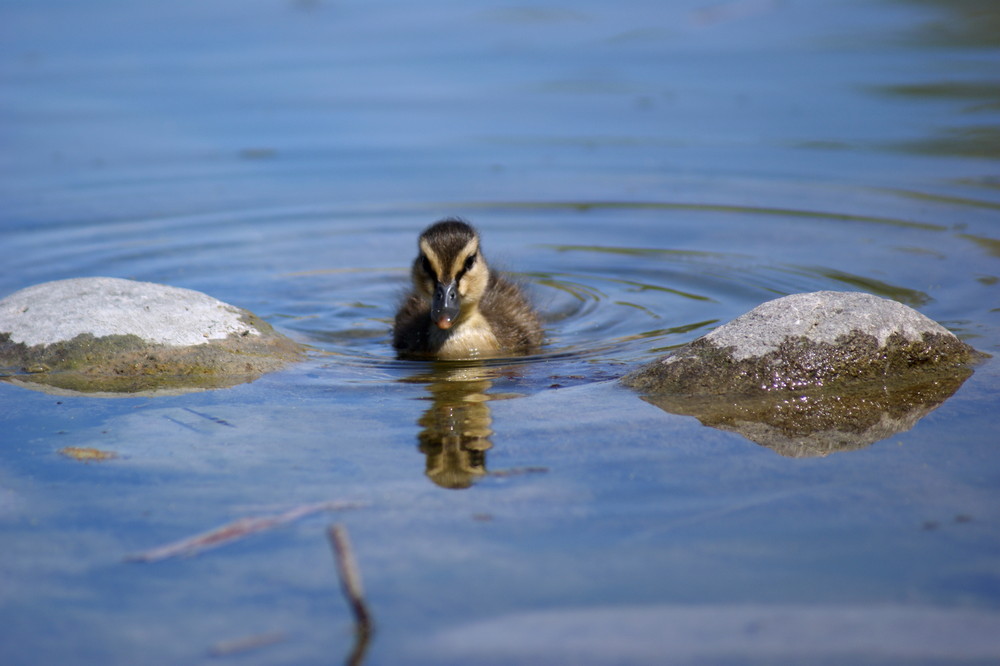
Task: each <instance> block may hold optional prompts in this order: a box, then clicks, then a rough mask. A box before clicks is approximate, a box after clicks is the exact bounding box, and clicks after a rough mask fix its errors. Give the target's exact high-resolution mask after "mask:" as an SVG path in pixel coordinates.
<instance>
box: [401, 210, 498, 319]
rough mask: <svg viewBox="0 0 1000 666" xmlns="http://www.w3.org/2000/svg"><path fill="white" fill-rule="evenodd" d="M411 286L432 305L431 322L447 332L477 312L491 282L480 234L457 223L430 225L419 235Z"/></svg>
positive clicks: (454, 221)
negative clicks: (481, 250)
mask: <svg viewBox="0 0 1000 666" xmlns="http://www.w3.org/2000/svg"><path fill="white" fill-rule="evenodd" d="M419 247H420V254H418V255H417V258H416V259H415V260H414V262H413V270H412V276H413V284H414V286H415V287H416V288H417V290H419V291H420V292H421V293H423V294H424V295H426V296H427V297H428V298H429V299H430V301H431V321H432V322H433V323H434V324H435V325H436V326H437V327H438V328H440V329H442V330H447V329H449V328H451V327H452V326H454V325H455V324H456V323H458V322H460V321H462V320H463V319H465V318H466V317H467V316H468V315H469V314H470V313H471V312H474V311H475V310H476V308H477V305H478V303H479V300H480V299H481V298H482V296H483V294H484V293H485V292H486V287H487V285H488V284H489V280H490V269H489V267H488V266H487V265H486V261H485V259H483V256H482V254H481V253H480V251H479V234H478V233H476V230H475V229H473V228H472V226H471V225H469V224H467V223H466V222H464V221H462V220H458V219H448V220H442V221H441V222H437V223H436V224H432V225H431V226H429V227H428V228H427V229H425V230H424V232H423V233H422V234H420V241H419Z"/></svg>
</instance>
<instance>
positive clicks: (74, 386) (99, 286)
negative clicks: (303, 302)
mask: <svg viewBox="0 0 1000 666" xmlns="http://www.w3.org/2000/svg"><path fill="white" fill-rule="evenodd" d="M302 354H303V349H302V347H301V346H300V345H298V344H297V343H295V342H293V341H292V340H289V339H288V338H286V337H285V336H283V335H281V334H279V333H277V332H275V331H274V329H273V328H271V326H270V325H269V324H267V323H266V322H264V321H262V320H261V319H259V318H258V317H256V316H255V315H253V314H252V313H250V312H248V311H246V310H242V309H240V308H237V307H235V306H232V305H229V304H227V303H223V302H222V301H219V300H217V299H214V298H212V297H211V296H208V295H206V294H203V293H200V292H197V291H192V290H190V289H180V288H177V287H169V286H165V285H160V284H153V283H149V282H136V281H133V280H123V279H118V278H75V279H70V280H61V281H57V282H46V283H44V284H39V285H35V286H32V287H28V288H26V289H22V290H21V291H18V292H16V293H14V294H11V295H10V296H8V297H7V298H4V299H3V300H0V372H2V373H3V374H6V375H7V376H6V379H7V380H8V381H13V382H16V383H21V384H27V385H33V386H34V387H36V388H37V387H42V386H45V387H55V388H60V389H67V390H72V391H80V392H86V393H99V392H110V393H136V392H149V391H153V392H157V391H177V390H190V389H201V388H218V387H223V386H232V385H235V384H238V383H242V382H246V381H252V380H253V379H256V378H257V377H259V376H261V375H262V374H264V373H266V372H271V371H273V370H277V369H279V368H281V367H283V366H284V365H286V364H287V363H289V362H292V361H294V360H297V359H299V358H301V357H302Z"/></svg>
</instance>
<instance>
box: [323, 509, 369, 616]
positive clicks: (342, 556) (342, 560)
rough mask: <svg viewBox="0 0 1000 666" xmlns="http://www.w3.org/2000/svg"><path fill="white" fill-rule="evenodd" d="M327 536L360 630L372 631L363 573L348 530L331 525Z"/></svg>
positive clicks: (345, 593) (343, 587)
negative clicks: (355, 557) (355, 555)
mask: <svg viewBox="0 0 1000 666" xmlns="http://www.w3.org/2000/svg"><path fill="white" fill-rule="evenodd" d="M326 534H327V536H328V537H329V538H330V545H331V546H333V554H334V555H335V556H336V560H337V573H338V574H339V575H340V585H341V588H342V589H343V590H344V596H346V597H347V601H348V602H349V603H350V605H351V611H352V612H353V613H354V620H355V622H356V623H357V625H358V629H359V630H362V629H365V630H370V629H371V626H372V620H371V614H370V613H369V612H368V606H367V604H365V590H364V587H363V586H362V585H361V572H360V571H359V570H358V563H357V560H355V559H354V549H353V548H351V540H350V538H349V537H348V536H347V528H346V527H344V526H343V525H340V524H337V525H331V526H330V527H328V528H327V530H326Z"/></svg>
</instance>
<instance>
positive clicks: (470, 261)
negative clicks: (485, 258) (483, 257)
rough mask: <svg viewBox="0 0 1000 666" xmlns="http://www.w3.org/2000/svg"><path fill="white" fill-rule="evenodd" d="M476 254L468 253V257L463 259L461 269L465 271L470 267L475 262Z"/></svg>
mask: <svg viewBox="0 0 1000 666" xmlns="http://www.w3.org/2000/svg"><path fill="white" fill-rule="evenodd" d="M476 256H477V255H476V253H472V254H470V255H469V257H468V258H467V259H466V260H465V268H464V269H463V270H466V271H467V270H469V269H470V268H472V266H473V265H474V264H475V263H476Z"/></svg>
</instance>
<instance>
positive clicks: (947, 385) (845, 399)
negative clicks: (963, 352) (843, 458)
mask: <svg viewBox="0 0 1000 666" xmlns="http://www.w3.org/2000/svg"><path fill="white" fill-rule="evenodd" d="M971 374H972V370H971V369H957V370H955V371H953V372H949V373H940V374H939V375H938V376H935V377H934V378H933V379H927V380H926V381H923V382H917V383H904V384H899V385H890V384H878V385H872V384H868V385H864V386H856V387H841V388H839V389H837V390H824V389H815V390H811V391H808V392H802V393H798V394H789V393H786V392H782V391H774V392H770V393H765V394H762V395H758V396H752V397H751V396H741V397H727V398H722V397H720V396H702V397H690V396H680V395H655V396H644V397H643V400H645V401H646V402H649V403H650V404H653V405H656V406H657V407H659V408H660V409H662V410H664V411H666V412H670V413H673V414H683V415H686V416H694V417H695V418H697V419H698V420H699V421H701V423H702V424H704V425H707V426H710V427H713V428H718V429H720V430H726V431H729V432H735V433H738V434H740V435H742V436H744V437H746V438H747V439H749V440H750V441H752V442H756V443H757V444H760V445H762V446H766V447H768V448H770V449H773V450H774V451H775V452H777V453H779V454H781V455H783V456H788V457H792V458H806V457H814V456H826V455H829V454H831V453H836V452H839V451H854V450H857V449H863V448H865V447H867V446H870V445H872V444H874V443H875V442H878V441H880V440H883V439H886V438H888V437H891V436H892V435H895V434H897V433H900V432H906V431H907V430H910V429H911V428H912V427H913V426H915V425H916V424H917V421H919V420H920V419H922V418H923V417H924V416H926V415H927V414H929V413H930V412H932V411H933V410H934V409H936V408H937V407H938V406H939V405H940V404H941V403H943V402H944V401H945V400H947V399H948V398H950V397H951V396H952V394H954V393H955V391H957V390H958V389H959V387H961V386H962V384H963V383H964V382H965V380H966V379H968V378H969V376H970V375H971Z"/></svg>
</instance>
